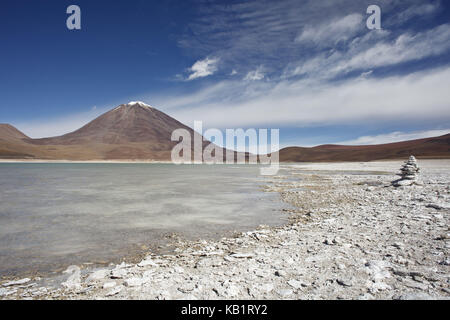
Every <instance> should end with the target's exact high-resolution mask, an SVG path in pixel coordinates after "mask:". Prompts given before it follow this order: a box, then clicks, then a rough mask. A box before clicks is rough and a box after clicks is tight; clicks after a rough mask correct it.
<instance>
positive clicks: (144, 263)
mask: <svg viewBox="0 0 450 320" xmlns="http://www.w3.org/2000/svg"><path fill="white" fill-rule="evenodd" d="M138 266H139V267H148V266H152V267H157V266H158V265H157V264H156V263H155V262H154V261H153V260H152V259H149V258H147V259H145V260H142V261H141V262H139V263H138Z"/></svg>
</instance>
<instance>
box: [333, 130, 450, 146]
mask: <svg viewBox="0 0 450 320" xmlns="http://www.w3.org/2000/svg"><path fill="white" fill-rule="evenodd" d="M449 133H450V128H448V129H439V130H426V131H415V132H401V131H396V132H390V133H386V134H379V135H375V136H362V137H359V138H357V139H353V140H348V141H341V142H339V143H338V144H344V145H370V144H383V143H392V142H401V141H406V140H415V139H422V138H431V137H438V136H443V135H445V134H449Z"/></svg>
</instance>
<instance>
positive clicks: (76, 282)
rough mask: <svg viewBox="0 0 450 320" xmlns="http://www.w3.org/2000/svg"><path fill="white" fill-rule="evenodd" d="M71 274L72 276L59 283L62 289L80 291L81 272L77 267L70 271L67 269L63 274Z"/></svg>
mask: <svg viewBox="0 0 450 320" xmlns="http://www.w3.org/2000/svg"><path fill="white" fill-rule="evenodd" d="M69 272H71V273H72V274H71V275H70V276H69V278H68V279H67V280H66V281H65V282H63V283H61V285H62V286H63V287H66V288H67V289H72V290H73V289H80V288H81V270H80V268H79V267H78V266H72V267H71V268H70V269H69V268H68V269H67V270H66V271H65V273H69Z"/></svg>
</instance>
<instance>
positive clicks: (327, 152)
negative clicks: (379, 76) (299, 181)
mask: <svg viewBox="0 0 450 320" xmlns="http://www.w3.org/2000/svg"><path fill="white" fill-rule="evenodd" d="M411 154H413V155H415V156H416V157H419V158H450V134H447V135H444V136H441V137H434V138H425V139H418V140H410V141H403V142H396V143H388V144H379V145H368V146H342V145H322V146H317V147H313V148H302V147H289V148H284V149H281V150H280V161H282V162H316V161H371V160H383V159H400V158H405V157H408V156H410V155H411Z"/></svg>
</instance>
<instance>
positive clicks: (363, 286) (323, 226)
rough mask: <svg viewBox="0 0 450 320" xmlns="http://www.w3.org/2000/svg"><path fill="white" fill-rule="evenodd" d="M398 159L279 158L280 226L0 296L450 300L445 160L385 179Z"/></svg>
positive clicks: (1, 289) (22, 283)
mask: <svg viewBox="0 0 450 320" xmlns="http://www.w3.org/2000/svg"><path fill="white" fill-rule="evenodd" d="M401 164H402V162H401V161H389V162H370V163H321V164H292V165H282V170H280V172H279V174H278V175H277V176H274V177H270V178H268V179H267V184H266V185H265V186H264V190H265V191H266V192H279V193H280V195H281V198H282V199H283V201H285V202H286V203H288V204H290V205H292V209H289V210H286V212H285V214H288V215H290V220H291V223H290V224H289V225H286V226H283V227H277V228H269V227H265V226H261V227H260V228H258V229H257V230H254V231H250V232H245V233H242V234H239V235H238V236H237V237H236V238H223V239H221V240H217V241H208V242H207V241H198V242H183V241H179V242H178V243H177V249H176V254H175V255H164V256H156V255H149V256H148V257H147V258H146V259H144V260H143V261H141V262H140V263H138V264H136V265H129V264H125V263H122V264H121V265H111V266H110V267H109V268H104V269H97V270H88V271H86V270H80V269H79V268H78V267H77V266H72V267H69V268H68V270H66V272H65V273H64V274H62V275H61V276H60V281H59V283H60V284H59V285H57V286H49V285H43V283H47V282H46V281H45V279H21V280H19V281H16V282H9V283H3V284H2V285H0V299H449V297H450V286H449V283H450V254H449V252H450V230H449V220H450V214H449V213H450V202H449V192H450V173H449V168H450V160H420V159H419V160H418V164H419V167H421V173H420V180H419V182H420V184H419V185H414V186H408V187H398V188H395V187H393V186H391V181H393V180H395V179H396V178H397V177H396V176H395V173H397V171H398V169H399V168H400V166H401Z"/></svg>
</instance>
